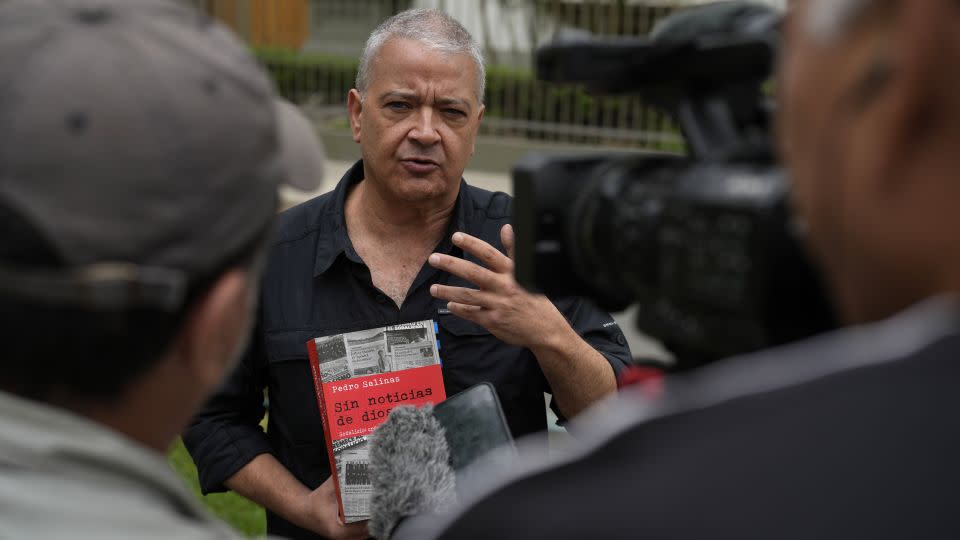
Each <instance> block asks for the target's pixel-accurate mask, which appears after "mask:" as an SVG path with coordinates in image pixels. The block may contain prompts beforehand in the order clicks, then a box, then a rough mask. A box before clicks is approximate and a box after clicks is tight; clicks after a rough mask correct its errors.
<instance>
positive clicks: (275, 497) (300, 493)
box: [224, 454, 316, 530]
mask: <svg viewBox="0 0 960 540" xmlns="http://www.w3.org/2000/svg"><path fill="white" fill-rule="evenodd" d="M224 484H226V486H227V487H228V488H230V489H231V490H233V491H235V492H237V493H239V494H240V495H243V496H244V497H246V498H248V499H250V500H251V501H253V502H255V503H257V504H259V505H260V506H263V507H264V508H268V509H270V511H272V512H274V513H276V514H278V515H280V516H281V517H283V518H284V519H286V520H287V521H290V522H291V523H295V524H296V525H297V526H298V527H302V528H304V529H309V530H316V529H315V527H316V524H315V523H311V522H310V521H311V520H310V512H308V511H306V509H305V508H304V504H305V501H307V500H308V498H309V495H310V489H309V488H307V486H305V485H303V483H302V482H300V481H299V480H297V479H296V477H294V476H293V474H291V473H290V471H288V470H287V468H286V467H284V466H283V465H282V464H281V463H280V462H279V461H277V458H275V457H273V455H271V454H260V455H258V456H257V457H255V458H253V460H252V461H250V463H247V464H246V465H245V466H244V467H243V468H242V469H240V470H239V471H237V472H236V473H235V474H234V475H233V476H231V477H230V478H228V479H227V480H226V482H224Z"/></svg>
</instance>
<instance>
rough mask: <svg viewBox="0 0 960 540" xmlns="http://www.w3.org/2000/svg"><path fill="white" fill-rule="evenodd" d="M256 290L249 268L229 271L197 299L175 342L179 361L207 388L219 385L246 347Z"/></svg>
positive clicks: (175, 351)
mask: <svg viewBox="0 0 960 540" xmlns="http://www.w3.org/2000/svg"><path fill="white" fill-rule="evenodd" d="M255 290H256V286H255V284H254V278H253V277H252V275H251V273H250V272H249V271H246V270H243V269H234V270H230V271H228V272H227V273H225V274H224V275H223V276H221V277H220V278H219V279H218V280H217V281H215V282H214V283H213V284H212V285H211V286H210V288H209V290H208V291H207V292H206V294H204V295H203V296H202V297H201V298H199V299H198V300H197V301H196V303H195V304H194V305H193V307H192V308H191V310H190V312H189V313H188V315H187V317H186V319H185V321H184V324H183V327H182V328H181V330H180V333H179V335H178V336H177V338H176V340H175V341H174V345H173V353H174V355H175V356H176V357H177V358H178V360H177V361H179V362H181V365H182V367H183V368H184V370H185V371H186V372H188V373H189V374H191V375H192V376H193V377H194V378H195V382H197V383H200V384H201V385H202V386H203V387H204V388H207V389H208V390H213V389H214V388H216V387H217V385H219V384H220V381H221V379H222V378H223V377H224V376H225V375H226V374H227V372H228V371H229V370H231V369H233V366H234V363H235V362H236V360H237V359H238V358H239V357H240V355H241V354H243V352H244V349H245V348H246V346H247V342H248V338H249V336H250V331H251V325H252V321H253V310H254V307H255V305H256V295H255Z"/></svg>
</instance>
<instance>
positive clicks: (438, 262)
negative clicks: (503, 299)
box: [427, 252, 506, 290]
mask: <svg viewBox="0 0 960 540" xmlns="http://www.w3.org/2000/svg"><path fill="white" fill-rule="evenodd" d="M498 253H499V252H498ZM500 256H501V257H503V258H506V257H505V256H504V255H503V254H502V253H500ZM427 260H428V262H429V263H430V266H432V267H434V268H437V269H439V270H443V271H445V272H448V273H450V274H453V275H455V276H457V277H458V278H461V279H465V280H467V281H469V282H470V283H473V284H474V285H476V286H478V287H480V288H481V289H487V290H490V289H493V288H495V287H496V285H497V275H496V274H494V273H493V272H491V271H490V270H487V269H486V268H484V267H482V266H480V265H477V264H474V263H472V262H470V261H467V260H464V259H461V258H459V257H451V256H450V255H443V254H441V253H434V254H432V255H430V258H429V259H427Z"/></svg>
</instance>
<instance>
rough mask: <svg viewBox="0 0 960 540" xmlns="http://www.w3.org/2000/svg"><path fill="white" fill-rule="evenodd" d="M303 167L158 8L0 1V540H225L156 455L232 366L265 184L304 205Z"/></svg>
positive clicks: (255, 258) (225, 47) (216, 41)
mask: <svg viewBox="0 0 960 540" xmlns="http://www.w3.org/2000/svg"><path fill="white" fill-rule="evenodd" d="M289 141H294V142H295V144H287V143H288V142H289ZM311 141H312V143H313V145H312V146H311V144H310V142H311ZM319 155H320V151H319V147H318V146H317V144H316V138H315V137H314V136H313V135H312V134H311V132H310V130H309V125H308V123H307V122H306V120H305V119H304V118H303V117H301V116H297V115H296V113H294V112H292V106H291V105H289V104H280V103H279V102H277V101H275V97H274V91H273V88H272V86H271V84H270V82H269V79H268V77H267V76H266V74H265V73H264V72H263V71H262V70H261V69H260V68H259V67H258V66H257V63H256V61H255V60H254V59H253V58H252V57H251V56H250V54H249V53H248V51H247V50H246V47H245V46H244V45H243V44H242V43H240V42H239V41H238V40H236V39H235V38H233V37H232V36H231V35H230V33H229V32H228V31H227V30H226V29H224V28H223V27H222V26H220V25H219V24H216V23H213V22H211V21H210V20H209V19H207V18H204V17H201V16H200V15H199V14H197V13H195V12H194V11H193V10H190V9H188V8H186V7H184V6H183V5H182V4H180V3H178V2H170V1H167V0H112V1H108V0H70V1H66V0H63V1H59V0H46V1H43V2H38V1H36V0H6V1H3V2H0V343H2V353H0V537H3V538H17V539H19V538H22V539H28V538H31V539H33V538H36V539H42V538H73V539H78V538H90V539H97V540H103V539H108V538H117V539H121V538H122V539H158V540H159V539H164V540H166V539H177V540H187V539H224V538H234V537H236V535H235V533H234V532H233V531H231V530H230V529H229V528H228V527H227V526H226V525H225V524H223V523H222V522H220V521H219V520H217V519H216V518H214V517H212V516H210V515H208V514H207V512H206V511H205V510H204V509H203V508H202V507H201V506H200V504H199V502H198V501H197V500H196V497H195V495H194V494H193V493H192V492H191V491H190V490H189V489H188V488H187V487H186V486H185V485H183V484H182V482H181V479H180V478H179V476H178V475H177V474H176V473H175V472H174V471H173V470H172V469H171V468H170V466H169V464H168V463H167V461H166V458H165V454H166V451H167V449H168V448H169V447H170V445H171V443H172V442H173V441H174V440H175V438H176V437H177V435H178V434H179V432H180V431H181V429H183V427H184V425H186V423H187V421H188V420H189V418H190V417H191V415H192V414H193V413H194V411H195V409H196V408H197V407H199V406H200V405H201V404H202V403H203V401H204V399H205V398H206V396H207V394H208V393H209V392H210V391H212V390H213V389H214V388H216V387H217V385H218V384H220V381H221V378H222V376H223V375H224V374H225V373H227V372H228V371H229V370H230V369H231V368H232V366H233V364H234V361H235V359H236V358H237V357H238V356H239V354H240V353H241V351H242V350H243V349H244V346H245V342H246V339H247V336H248V335H249V327H250V323H251V321H252V318H253V315H252V314H253V309H254V306H255V304H256V292H257V286H258V283H259V274H260V267H261V266H262V264H261V261H262V259H263V257H264V251H265V246H266V243H267V237H268V235H269V232H270V230H271V225H272V223H273V221H274V216H275V213H276V209H277V187H278V184H279V182H280V181H281V180H284V179H286V180H296V181H297V182H298V184H299V187H301V188H311V189H312V188H314V187H315V185H316V183H317V182H318V180H319V179H318V178H316V175H317V173H318V172H319V170H320V169H319V168H318V167H319V166H321V165H322V162H319V161H318V159H319Z"/></svg>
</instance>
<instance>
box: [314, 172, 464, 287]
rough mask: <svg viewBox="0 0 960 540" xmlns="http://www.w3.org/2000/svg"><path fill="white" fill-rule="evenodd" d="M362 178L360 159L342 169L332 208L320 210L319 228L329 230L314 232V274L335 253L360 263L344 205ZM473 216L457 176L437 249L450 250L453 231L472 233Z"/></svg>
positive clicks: (327, 265)
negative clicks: (449, 214)
mask: <svg viewBox="0 0 960 540" xmlns="http://www.w3.org/2000/svg"><path fill="white" fill-rule="evenodd" d="M361 181H363V160H359V161H357V162H356V163H354V164H353V166H352V167H350V169H349V170H347V172H346V173H344V175H343V177H342V178H341V179H340V182H338V183H337V187H336V188H334V190H333V199H332V201H331V203H332V204H333V211H332V212H322V213H321V214H320V217H319V219H321V220H325V221H327V222H326V223H321V224H320V225H322V227H321V228H320V230H326V231H332V234H320V235H318V236H317V256H316V260H315V261H314V265H313V275H314V277H316V276H319V275H321V274H323V273H324V272H326V271H327V270H328V269H329V268H330V266H332V265H333V262H334V261H336V260H337V257H339V256H340V255H344V256H345V257H347V258H348V259H350V260H352V261H354V262H357V263H360V262H362V261H361V260H360V256H359V255H357V252H356V250H354V249H353V244H352V243H351V242H350V237H349V235H347V220H346V215H345V213H344V208H345V207H346V203H347V194H348V193H350V190H351V189H353V188H354V187H355V186H356V185H357V184H359V183H360V182H361ZM474 225H475V220H474V219H473V199H472V198H471V197H470V191H469V190H468V189H467V182H466V181H465V180H464V179H463V178H461V179H460V191H459V193H457V202H456V204H455V206H454V209H453V218H452V219H451V220H450V224H449V225H448V226H447V234H446V235H445V236H444V239H443V241H442V242H441V243H440V251H444V252H446V251H449V250H450V248H451V246H452V243H451V241H450V237H451V236H452V235H453V233H454V232H457V231H463V232H466V233H467V234H475V233H476V231H474V230H473V229H474Z"/></svg>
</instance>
